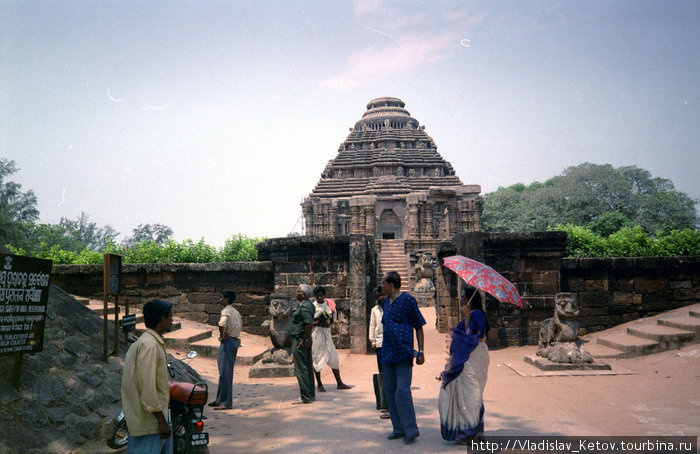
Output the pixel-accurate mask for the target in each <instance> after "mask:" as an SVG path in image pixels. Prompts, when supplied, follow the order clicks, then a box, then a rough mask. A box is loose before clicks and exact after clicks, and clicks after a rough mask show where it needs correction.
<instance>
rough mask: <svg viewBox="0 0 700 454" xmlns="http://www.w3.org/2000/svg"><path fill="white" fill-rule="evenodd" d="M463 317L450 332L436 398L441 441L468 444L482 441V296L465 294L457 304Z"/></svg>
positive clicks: (484, 356)
mask: <svg viewBox="0 0 700 454" xmlns="http://www.w3.org/2000/svg"><path fill="white" fill-rule="evenodd" d="M459 309H460V313H461V315H462V317H464V318H463V319H462V321H461V322H459V324H457V326H456V327H455V328H453V329H452V330H451V332H450V336H451V339H452V340H451V342H450V357H449V359H448V360H447V364H446V366H445V370H444V371H443V372H442V374H440V379H441V381H442V386H441V387H440V395H439V396H438V409H439V411H440V430H441V432H442V438H444V439H445V440H448V441H454V442H455V443H457V444H469V442H470V441H472V440H476V441H479V440H483V438H484V401H483V396H484V387H486V378H487V375H488V368H489V349H488V347H487V346H486V342H485V339H486V333H487V331H488V322H487V321H486V314H484V311H483V309H482V304H481V295H480V294H479V292H478V291H477V290H473V294H472V293H471V292H469V291H467V295H465V296H463V297H462V298H461V299H460V301H459Z"/></svg>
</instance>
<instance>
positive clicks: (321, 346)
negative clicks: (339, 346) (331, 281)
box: [311, 285, 351, 392]
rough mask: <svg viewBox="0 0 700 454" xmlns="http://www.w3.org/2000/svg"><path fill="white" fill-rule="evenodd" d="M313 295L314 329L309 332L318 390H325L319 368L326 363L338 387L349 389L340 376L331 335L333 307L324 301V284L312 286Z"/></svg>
mask: <svg viewBox="0 0 700 454" xmlns="http://www.w3.org/2000/svg"><path fill="white" fill-rule="evenodd" d="M314 297H315V298H316V301H315V302H314V303H313V305H314V309H315V313H314V329H313V330H312V332H311V344H312V345H313V347H312V349H311V353H312V357H313V363H314V373H315V375H316V382H317V383H318V390H319V391H320V392H326V388H324V387H323V383H322V382H321V369H323V366H325V365H326V364H328V366H329V367H330V368H331V370H332V371H333V376H334V377H335V382H336V385H337V387H338V389H350V388H351V387H350V386H348V385H346V384H345V383H343V379H342V378H340V358H338V351H337V350H336V349H335V345H334V344H333V337H332V336H331V325H332V324H333V318H334V317H335V309H331V308H330V306H329V305H328V301H326V288H325V287H324V286H322V285H318V286H316V288H314Z"/></svg>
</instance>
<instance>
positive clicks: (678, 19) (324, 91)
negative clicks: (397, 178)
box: [0, 0, 700, 246]
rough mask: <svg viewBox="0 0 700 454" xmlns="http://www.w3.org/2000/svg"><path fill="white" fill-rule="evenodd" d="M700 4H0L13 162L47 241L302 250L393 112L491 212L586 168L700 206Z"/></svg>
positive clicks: (2, 128)
mask: <svg viewBox="0 0 700 454" xmlns="http://www.w3.org/2000/svg"><path fill="white" fill-rule="evenodd" d="M699 24H700V2H698V1H696V0H688V1H680V0H663V1H661V0H659V1H644V0H605V1H600V0H586V1H583V0H581V1H573V0H572V1H534V0H521V1H500V0H488V1H486V0H484V1H431V2H426V1H406V0H403V1H389V0H357V1H346V2H342V1H338V2H328V1H325V0H323V1H321V0H318V1H282V2H278V1H211V0H198V1H193V0H189V1H184V0H181V1H157V2H143V1H141V0H139V1H135V0H130V1H116V0H113V1H89V0H70V1H69V0H45V1H38V0H37V1H15V0H9V1H4V2H0V147H2V148H1V150H0V158H5V159H10V160H13V161H15V163H16V164H17V166H18V167H19V168H20V169H21V170H20V171H19V172H17V173H15V174H14V175H13V176H12V177H10V179H11V180H12V181H15V182H18V183H20V184H22V189H23V190H29V189H31V190H33V191H34V192H35V194H36V196H37V198H38V208H39V210H40V212H41V219H40V222H45V223H58V222H59V221H60V219H61V218H62V217H65V218H70V219H76V218H77V217H78V216H79V215H80V213H81V212H85V213H87V214H88V215H89V216H90V220H91V221H93V222H96V223H97V224H98V225H99V226H104V225H110V226H112V227H113V228H115V229H116V230H117V231H118V232H120V233H121V236H120V237H119V239H123V238H124V237H125V236H127V235H129V234H130V233H131V232H132V229H134V228H135V227H137V226H138V225H139V224H145V223H160V224H165V225H167V226H170V227H171V228H172V229H173V231H174V237H175V239H177V240H184V239H187V238H191V239H193V240H195V241H197V240H199V239H201V238H204V240H205V241H206V242H207V243H208V244H210V245H214V246H221V245H223V243H224V241H225V239H227V238H229V237H231V236H232V235H236V234H238V233H241V234H244V235H248V236H254V237H262V236H266V237H281V236H286V235H288V234H289V233H290V232H293V231H296V232H299V231H300V224H299V221H300V217H301V208H300V203H301V202H302V200H303V198H304V197H306V196H308V195H309V194H310V193H311V191H312V190H313V188H314V186H315V185H316V183H317V182H318V180H319V178H320V175H321V172H322V170H323V168H324V167H325V165H326V163H327V162H328V161H329V160H331V159H333V158H334V157H335V156H336V154H337V150H338V146H339V145H340V144H341V143H342V142H343V141H344V140H345V139H346V137H347V135H348V134H349V128H350V127H352V126H353V125H354V124H355V122H356V121H358V120H359V119H360V118H361V117H362V114H363V113H364V112H365V110H366V105H367V103H368V102H369V101H370V100H372V99H374V98H378V97H382V96H393V97H398V98H400V99H402V100H403V101H404V102H405V103H406V109H407V110H408V111H409V112H410V113H411V115H412V116H413V117H414V118H416V119H417V120H418V121H419V122H420V123H421V124H422V125H424V126H425V132H426V133H428V134H429V135H430V136H431V137H432V138H433V139H434V141H435V143H436V145H437V147H438V152H439V153H440V154H441V155H442V156H443V158H445V159H446V160H447V161H449V162H450V163H452V165H453V167H454V169H455V171H456V174H457V176H459V177H460V179H461V180H462V182H463V183H464V184H479V185H481V189H482V194H485V193H488V192H492V191H495V190H496V189H498V187H500V186H504V187H505V186H510V185H512V184H515V183H525V184H529V183H532V182H534V181H545V180H547V179H548V178H551V177H553V176H555V175H558V174H561V173H562V171H563V170H564V169H566V168H567V167H570V166H576V165H578V164H581V163H583V162H592V163H596V164H611V165H613V166H614V167H620V166H628V165H634V166H637V167H640V168H643V169H646V170H649V171H650V172H651V173H652V176H654V177H661V178H667V179H670V180H672V181H673V183H674V184H675V186H676V189H678V190H680V191H682V192H685V193H687V194H688V195H689V196H690V197H692V198H694V199H700V178H698V173H699V172H698V171H699V170H700V165H698V157H699V155H700V153H699V152H698V144H700V109H699V106H700V83H699V81H700V26H699Z"/></svg>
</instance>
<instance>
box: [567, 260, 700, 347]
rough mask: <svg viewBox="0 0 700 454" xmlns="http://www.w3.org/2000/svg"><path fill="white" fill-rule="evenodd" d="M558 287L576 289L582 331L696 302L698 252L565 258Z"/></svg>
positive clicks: (698, 291) (699, 289) (698, 292)
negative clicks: (694, 253)
mask: <svg viewBox="0 0 700 454" xmlns="http://www.w3.org/2000/svg"><path fill="white" fill-rule="evenodd" d="M561 289H562V291H564V292H576V293H577V294H578V300H579V303H580V304H581V315H580V316H579V321H580V322H581V327H582V328H583V329H584V330H585V332H587V333H590V332H594V331H600V330H603V329H607V328H610V327H612V326H615V325H619V324H620V323H625V322H628V321H630V320H635V319H638V318H640V317H646V316H649V315H654V314H656V313H659V312H662V311H666V310H670V309H675V308H678V307H682V306H688V305H691V304H695V303H697V302H698V301H699V300H700V257H697V256H696V257H632V258H585V259H574V258H566V259H563V260H562V261H561Z"/></svg>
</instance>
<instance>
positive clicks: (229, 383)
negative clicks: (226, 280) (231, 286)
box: [209, 290, 243, 410]
mask: <svg viewBox="0 0 700 454" xmlns="http://www.w3.org/2000/svg"><path fill="white" fill-rule="evenodd" d="M235 300H236V293H235V292H234V291H233V290H224V291H223V292H221V298H219V303H220V304H221V305H222V306H223V309H221V318H220V319H219V341H220V342H221V344H220V345H219V356H218V357H217V360H216V362H217V365H218V366H219V387H218V389H217V390H216V400H215V401H213V402H210V403H209V406H210V407H214V410H230V409H231V408H233V368H234V366H235V365H236V356H237V355H238V347H240V346H241V327H242V325H243V321H242V320H241V314H240V313H239V312H238V311H237V310H236V308H235V307H233V302H234V301H235Z"/></svg>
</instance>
